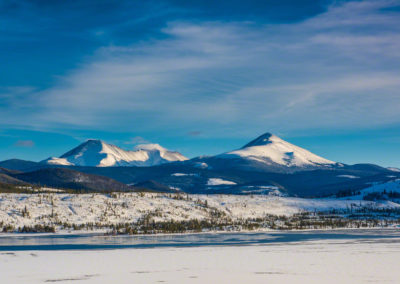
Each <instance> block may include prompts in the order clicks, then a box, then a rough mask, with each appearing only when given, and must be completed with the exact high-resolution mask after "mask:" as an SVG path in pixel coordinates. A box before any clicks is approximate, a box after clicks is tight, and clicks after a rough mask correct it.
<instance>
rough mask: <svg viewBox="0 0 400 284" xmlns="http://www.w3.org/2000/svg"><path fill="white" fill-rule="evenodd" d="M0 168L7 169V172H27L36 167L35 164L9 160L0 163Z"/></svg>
mask: <svg viewBox="0 0 400 284" xmlns="http://www.w3.org/2000/svg"><path fill="white" fill-rule="evenodd" d="M0 167H2V168H7V169H8V170H18V171H29V170H32V169H36V168H37V167H38V163H37V162H32V161H26V160H20V159H9V160H5V161H1V162H0Z"/></svg>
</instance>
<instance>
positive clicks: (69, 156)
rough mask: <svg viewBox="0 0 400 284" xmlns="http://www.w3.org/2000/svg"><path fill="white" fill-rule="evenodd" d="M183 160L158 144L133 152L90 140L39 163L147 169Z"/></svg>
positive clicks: (183, 159)
mask: <svg viewBox="0 0 400 284" xmlns="http://www.w3.org/2000/svg"><path fill="white" fill-rule="evenodd" d="M185 160H187V158H186V157H185V156H183V155H182V154H180V153H178V152H173V151H169V150H167V149H165V148H163V147H161V146H160V145H158V144H143V145H138V146H136V147H135V150H134V151H127V150H123V149H121V148H119V147H117V146H115V145H111V144H108V143H105V142H104V141H101V140H94V139H90V140H87V141H86V142H84V143H82V144H80V145H79V146H77V147H76V148H74V149H72V150H70V151H68V152H66V153H65V154H63V155H62V156H60V157H59V158H56V157H51V158H48V159H46V160H44V161H42V162H41V163H45V164H49V165H63V166H90V167H115V166H138V167H146V166H147V167H148V166H155V165H160V164H164V163H169V162H176V161H185Z"/></svg>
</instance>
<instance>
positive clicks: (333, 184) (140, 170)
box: [0, 133, 400, 197]
mask: <svg viewBox="0 0 400 284" xmlns="http://www.w3.org/2000/svg"><path fill="white" fill-rule="evenodd" d="M0 167H2V168H4V170H3V172H0V178H1V180H0V182H1V181H2V180H3V181H6V182H7V180H8V182H9V183H11V182H13V183H14V184H15V183H16V182H21V183H30V184H40V185H47V186H58V187H62V188H84V189H85V190H96V180H98V181H99V190H100V189H101V190H103V191H104V190H106V189H105V188H106V187H107V186H108V187H109V190H113V189H118V190H134V188H135V186H136V187H140V188H148V189H150V190H155V191H163V192H165V191H168V190H169V191H171V192H174V191H182V192H187V193H210V194H214V193H230V194H275V195H289V196H304V197H312V196H328V195H332V194H335V193H338V192H343V191H350V192H351V191H356V190H360V189H362V188H365V187H367V186H369V185H370V184H371V183H382V182H387V181H390V180H393V179H397V178H400V171H398V170H397V169H393V168H383V167H380V166H378V165H373V164H355V165H346V164H343V163H339V162H334V161H330V160H328V159H325V158H323V157H320V156H318V155H315V154H313V153H311V152H310V151H308V150H305V149H303V148H301V147H298V146H296V145H293V144H291V143H289V142H287V141H284V140H283V139H281V138H279V137H277V136H275V135H273V134H270V133H265V134H263V135H261V136H259V137H257V138H256V139H254V140H252V141H250V142H249V143H248V144H246V145H244V146H243V147H241V148H239V149H236V150H233V151H228V152H225V153H222V154H219V155H215V156H201V157H196V158H193V159H187V158H186V157H185V156H183V155H182V154H180V153H178V152H174V151H169V150H167V149H165V148H163V147H161V146H160V145H158V144H144V145H139V146H137V147H135V149H134V150H133V151H127V150H123V149H121V148H119V147H117V146H114V145H111V144H107V143H105V142H103V141H101V140H88V141H86V142H84V143H82V144H81V145H79V146H77V147H76V148H74V149H72V150H70V151H68V152H66V153H65V154H63V155H61V156H60V157H58V158H54V157H52V158H49V159H46V160H44V161H41V162H38V163H37V162H31V161H24V160H16V159H12V160H6V161H3V162H0ZM7 171H8V172H7ZM10 171H11V172H10ZM13 171H14V172H13ZM15 171H18V172H15ZM62 171H67V172H62ZM83 174H84V175H85V176H84V177H85V178H84V179H86V180H90V181H91V182H90V185H87V184H84V183H82V175H83ZM55 177H56V178H55ZM100 177H102V178H107V179H110V180H107V181H106V180H104V179H103V180H101V179H100Z"/></svg>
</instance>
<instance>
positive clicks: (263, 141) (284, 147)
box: [222, 133, 336, 167]
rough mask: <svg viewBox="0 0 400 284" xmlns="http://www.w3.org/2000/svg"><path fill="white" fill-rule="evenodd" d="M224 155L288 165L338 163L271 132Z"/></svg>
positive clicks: (307, 165)
mask: <svg viewBox="0 0 400 284" xmlns="http://www.w3.org/2000/svg"><path fill="white" fill-rule="evenodd" d="M222 156H225V157H235V156H239V157H242V158H248V159H252V160H256V161H259V162H264V163H271V162H272V163H276V164H279V165H282V166H287V167H309V166H321V165H334V164H336V162H333V161H330V160H327V159H324V158H322V157H319V156H317V155H315V154H313V153H311V152H309V151H307V150H305V149H303V148H300V147H298V146H295V145H293V144H290V143H289V142H286V141H284V140H282V139H281V138H279V137H277V136H275V135H273V134H270V133H266V134H264V135H261V136H260V137H258V138H257V139H255V140H253V141H252V142H250V143H248V144H247V145H245V146H244V147H243V148H241V149H239V150H235V151H232V152H228V153H226V154H223V155H222Z"/></svg>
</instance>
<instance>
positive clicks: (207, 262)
mask: <svg viewBox="0 0 400 284" xmlns="http://www.w3.org/2000/svg"><path fill="white" fill-rule="evenodd" d="M0 245H1V247H0V275H1V277H2V281H1V282H2V283H80V282H82V283H371V282H372V283H398V281H399V279H400V270H399V269H398V260H399V258H400V230H397V229H389V230H388V229H381V230H378V229H375V230H337V231H307V232H273V233H233V234H198V235H168V236H114V237H105V236H100V235H97V236H93V235H46V236H39V235H2V236H1V237H0ZM3 280H4V282H3Z"/></svg>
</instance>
